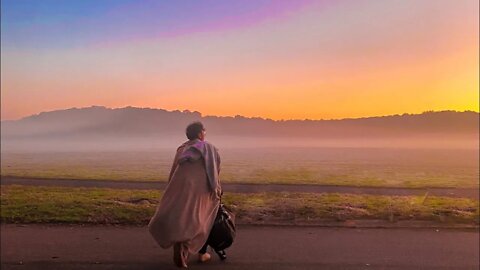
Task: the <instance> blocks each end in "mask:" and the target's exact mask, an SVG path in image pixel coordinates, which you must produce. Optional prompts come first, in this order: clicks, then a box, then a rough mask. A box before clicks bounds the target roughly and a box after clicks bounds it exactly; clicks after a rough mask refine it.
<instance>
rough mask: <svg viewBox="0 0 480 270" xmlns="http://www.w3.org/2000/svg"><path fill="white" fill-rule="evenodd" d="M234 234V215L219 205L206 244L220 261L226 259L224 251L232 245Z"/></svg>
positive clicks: (222, 205)
mask: <svg viewBox="0 0 480 270" xmlns="http://www.w3.org/2000/svg"><path fill="white" fill-rule="evenodd" d="M235 234H236V231H235V214H233V212H232V211H231V210H230V209H228V208H227V207H226V206H225V205H224V204H222V203H221V204H220V207H219V208H218V212H217V216H216V218H215V222H214V223H213V227H212V230H211V231H210V235H209V236H208V240H207V244H208V245H209V246H211V247H212V248H213V250H215V252H216V253H217V254H218V256H219V257H220V259H221V260H225V259H226V258H227V255H226V254H225V249H226V248H228V247H230V246H231V245H232V243H233V241H234V240H235Z"/></svg>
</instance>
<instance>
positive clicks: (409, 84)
mask: <svg viewBox="0 0 480 270" xmlns="http://www.w3.org/2000/svg"><path fill="white" fill-rule="evenodd" d="M1 4H2V7H1V8H2V14H1V15H2V22H1V23H2V24H1V42H2V43H1V98H2V99H1V118H2V120H7V119H18V118H21V117H24V116H27V115H30V114H35V113H38V112H41V111H49V110H55V109H65V108H70V107H89V106H91V105H103V106H107V107H124V106H137V107H152V108H163V109H167V110H176V109H179V110H184V109H189V110H197V111H200V112H202V113H203V115H231V116H233V115H237V114H239V115H244V116H249V117H252V116H260V117H268V118H272V119H305V118H309V119H332V118H347V117H353V118H356V117H365V116H377V115H390V114H401V113H421V112H423V111H427V110H460V111H464V110H473V111H478V110H479V94H478V88H479V78H478V74H479V63H478V59H479V54H478V50H479V48H478V42H479V34H478V32H479V26H478V21H479V12H478V10H479V3H478V0H456V1H451V0H422V1H418V0H387V1H383V0H376V1H373V0H343V1H342V0H335V1H334V0H325V1H304V0H291V1H286V0H270V1H268V0H255V1H241V0H237V1H233V0H222V1H214V0H207V1H198V0H183V1H160V0H144V1H138V0H82V1H69V0H42V1H38V0H1Z"/></svg>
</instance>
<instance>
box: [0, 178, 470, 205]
mask: <svg viewBox="0 0 480 270" xmlns="http://www.w3.org/2000/svg"><path fill="white" fill-rule="evenodd" d="M0 183H1V184H2V185H15V184H16V185H30V186H63V187H97V188H117V189H165V186H166V183H165V182H156V181H121V180H86V179H42V178H22V177H11V176H2V177H1V180H0ZM222 187H223V190H224V191H225V192H234V193H258V192H283V191H285V192H309V193H349V194H370V195H390V196H424V195H425V194H426V193H427V192H428V195H432V196H446V197H461V198H471V199H477V200H478V199H479V189H478V188H389V187H352V186H329V185H302V184H300V185H297V184H233V183H223V184H222Z"/></svg>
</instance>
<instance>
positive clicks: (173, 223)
mask: <svg viewBox="0 0 480 270" xmlns="http://www.w3.org/2000/svg"><path fill="white" fill-rule="evenodd" d="M186 135H187V138H188V141H187V142H185V143H183V144H182V145H181V146H180V147H178V149H177V153H176V154H175V158H174V161H173V166H172V169H171V170H170V175H169V177H168V184H167V187H166V189H165V192H164V194H163V197H162V199H161V201H160V203H159V205H158V206H157V209H156V211H155V214H154V216H153V217H152V219H151V220H150V222H149V224H148V229H149V232H150V233H151V235H152V236H153V238H154V239H155V241H156V242H157V243H158V244H159V245H160V247H162V248H165V249H166V248H170V247H172V246H173V261H174V263H175V265H177V266H178V267H182V268H187V262H188V256H189V254H195V253H198V254H199V258H198V259H199V261H200V262H205V261H208V260H209V259H210V254H208V253H207V244H206V242H207V239H208V236H209V233H210V230H211V228H212V226H213V223H214V221H215V217H216V215H217V212H218V208H219V205H220V198H221V194H222V189H221V186H220V180H219V173H220V155H219V154H218V149H217V148H216V147H215V146H214V145H213V144H211V143H209V142H207V141H205V136H206V131H205V128H204V126H203V124H202V123H201V122H194V123H191V124H190V125H188V126H187V128H186Z"/></svg>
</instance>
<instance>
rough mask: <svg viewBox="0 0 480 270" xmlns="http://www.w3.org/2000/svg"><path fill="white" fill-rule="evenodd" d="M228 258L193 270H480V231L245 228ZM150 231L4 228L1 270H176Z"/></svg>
mask: <svg viewBox="0 0 480 270" xmlns="http://www.w3.org/2000/svg"><path fill="white" fill-rule="evenodd" d="M227 252H228V259H227V260H226V261H225V262H221V261H220V260H219V259H218V258H217V257H214V259H213V260H212V261H210V262H208V263H207V264H199V263H197V262H196V261H195V260H194V258H191V260H190V263H189V268H190V269H225V270H228V269H248V270H257V269H279V270H282V269H302V270H303V269H347V270H349V269H409V270H411V269H475V270H477V269H479V233H478V231H459V230H436V229H347V228H320V227H255V226H242V227H239V228H238V237H237V239H236V242H235V243H234V246H233V247H232V248H230V249H229V250H228V251H227ZM171 255H172V250H171V249H168V250H164V249H161V248H159V247H157V246H156V244H155V243H154V241H153V240H152V238H151V237H150V235H149V234H148V232H147V230H146V228H145V227H140V228H139V227H105V226H103V227H102V226H85V227H82V226H58V225H56V226H54V225H27V226H17V225H2V226H1V262H2V265H1V269H2V270H3V269H167V270H168V269H177V268H176V267H175V266H173V264H172V262H171V261H172V258H171V257H172V256H171Z"/></svg>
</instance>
